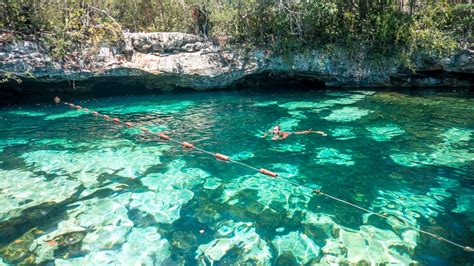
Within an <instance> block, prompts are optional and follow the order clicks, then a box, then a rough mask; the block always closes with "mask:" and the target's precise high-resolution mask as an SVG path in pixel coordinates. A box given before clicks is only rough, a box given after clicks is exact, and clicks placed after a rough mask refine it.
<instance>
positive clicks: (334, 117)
mask: <svg viewBox="0 0 474 266" xmlns="http://www.w3.org/2000/svg"><path fill="white" fill-rule="evenodd" d="M371 112H372V111H369V110H365V109H360V108H359V107H344V108H342V109H336V110H333V111H332V112H331V114H329V115H328V116H326V117H323V118H324V119H326V120H328V121H334V122H351V121H355V120H358V119H360V118H362V117H364V116H366V115H368V114H370V113H371Z"/></svg>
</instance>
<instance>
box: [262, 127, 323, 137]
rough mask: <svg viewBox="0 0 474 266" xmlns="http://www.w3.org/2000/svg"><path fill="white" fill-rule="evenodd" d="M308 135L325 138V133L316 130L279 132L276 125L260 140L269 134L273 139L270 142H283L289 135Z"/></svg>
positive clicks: (279, 129)
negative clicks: (317, 135)
mask: <svg viewBox="0 0 474 266" xmlns="http://www.w3.org/2000/svg"><path fill="white" fill-rule="evenodd" d="M310 133H316V134H319V135H321V136H327V134H326V133H324V132H322V131H317V130H311V129H309V130H304V131H296V132H286V131H281V128H280V126H279V125H276V126H274V127H273V129H272V130H271V131H269V132H267V133H265V134H263V136H262V138H265V137H266V136H268V135H269V134H272V135H273V137H272V140H284V139H286V138H288V137H289V136H290V135H292V134H294V135H301V134H310Z"/></svg>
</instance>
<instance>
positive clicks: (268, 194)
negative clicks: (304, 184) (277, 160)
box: [221, 173, 312, 217]
mask: <svg viewBox="0 0 474 266" xmlns="http://www.w3.org/2000/svg"><path fill="white" fill-rule="evenodd" d="M284 176H287V177H289V176H290V174H288V173H286V174H285V173H284ZM245 190H254V191H255V192H256V193H257V198H256V199H254V198H253V199H251V200H254V201H257V202H259V203H260V204H261V209H259V210H258V211H263V210H265V209H270V210H273V211H275V212H278V211H281V209H282V208H283V209H285V210H288V212H287V216H288V217H292V216H293V215H294V213H295V212H296V211H298V210H304V209H305V208H306V207H307V204H308V202H309V200H310V199H311V196H312V195H311V193H308V189H304V188H301V187H296V186H294V185H291V184H289V183H287V182H283V181H281V180H279V179H269V178H265V177H262V176H260V175H249V176H242V177H239V178H237V179H235V180H232V182H230V183H227V184H225V185H224V191H223V194H222V196H221V201H222V202H227V203H228V204H231V205H234V204H238V203H239V202H240V199H239V198H238V195H239V193H241V192H242V191H245ZM254 211H257V210H254Z"/></svg>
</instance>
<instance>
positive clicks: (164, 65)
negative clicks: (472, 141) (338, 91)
mask: <svg viewBox="0 0 474 266" xmlns="http://www.w3.org/2000/svg"><path fill="white" fill-rule="evenodd" d="M123 40H124V41H123V42H121V43H120V45H115V46H110V45H105V44H104V45H102V46H100V47H96V48H94V49H92V48H90V49H84V50H83V51H79V52H76V53H73V54H71V55H70V56H68V57H67V59H66V60H64V61H61V62H60V61H56V60H53V59H52V58H51V57H50V56H49V55H48V53H47V51H46V49H45V48H44V47H42V46H41V45H40V44H39V43H38V42H36V41H34V40H18V41H9V42H6V41H4V42H0V73H1V74H4V75H5V74H9V75H15V76H17V77H20V78H21V79H23V80H24V81H25V82H23V83H22V84H16V82H9V83H4V84H2V85H1V86H2V87H9V88H13V89H17V90H18V89H20V90H24V91H28V92H29V93H31V92H32V91H33V92H38V91H41V92H47V91H58V90H65V91H74V90H78V91H90V90H94V87H97V86H94V84H96V83H97V82H103V81H111V80H120V83H124V84H128V83H130V82H132V83H133V82H135V83H139V84H141V85H142V86H143V87H144V88H146V89H155V90H173V89H176V88H190V89H194V90H208V89H218V88H227V87H230V86H235V85H239V84H241V85H242V84H247V85H248V84H252V85H255V84H258V83H259V82H265V81H267V80H275V79H276V80H286V81H288V80H297V81H302V82H303V81H304V82H307V81H309V82H312V83H314V84H316V85H317V86H321V87H385V88H395V87H467V88H471V87H472V85H473V84H474V80H473V78H472V73H473V72H474V59H473V55H474V51H473V50H471V49H465V50H461V51H458V52H457V53H455V54H454V55H452V56H450V57H446V58H437V57H431V56H429V55H426V54H423V55H421V54H419V55H417V56H415V57H414V58H412V63H413V67H412V69H411V70H409V69H407V68H406V67H404V66H403V64H402V63H401V62H400V59H399V58H395V57H384V58H375V59H374V58H373V57H370V56H369V55H367V54H365V53H363V52H360V53H356V54H354V53H350V52H349V51H347V50H343V49H334V50H332V51H322V50H321V51H318V50H314V51H310V52H305V53H300V54H289V55H285V56H281V55H275V54H272V52H270V51H261V50H253V51H244V50H243V49H240V50H237V49H236V50H233V49H230V48H222V47H220V46H219V45H217V44H214V43H212V42H210V41H206V40H204V39H203V38H201V37H199V36H196V35H191V34H184V33H177V32H157V33H126V32H124V34H123ZM65 83H67V84H68V86H64V84H65ZM34 88H41V89H34ZM128 88H129V87H128ZM95 89H97V88H95ZM5 91H6V90H4V92H5Z"/></svg>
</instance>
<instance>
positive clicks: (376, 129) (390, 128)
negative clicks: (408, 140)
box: [366, 124, 405, 141]
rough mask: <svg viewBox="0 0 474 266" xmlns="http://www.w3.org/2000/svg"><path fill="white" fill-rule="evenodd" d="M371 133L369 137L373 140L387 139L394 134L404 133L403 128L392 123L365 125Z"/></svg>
mask: <svg viewBox="0 0 474 266" xmlns="http://www.w3.org/2000/svg"><path fill="white" fill-rule="evenodd" d="M366 128H367V130H368V131H369V132H370V133H371V138H372V139H374V140H375V141H387V140H391V139H392V138H394V137H396V136H400V135H403V134H405V130H403V129H402V128H401V127H399V126H397V125H394V124H387V125H383V126H369V127H366Z"/></svg>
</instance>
